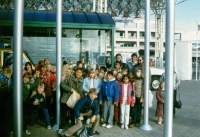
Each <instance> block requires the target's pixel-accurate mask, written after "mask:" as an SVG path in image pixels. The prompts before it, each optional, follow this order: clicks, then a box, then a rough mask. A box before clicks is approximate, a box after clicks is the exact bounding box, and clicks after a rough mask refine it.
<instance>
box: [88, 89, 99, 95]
mask: <svg viewBox="0 0 200 137" xmlns="http://www.w3.org/2000/svg"><path fill="white" fill-rule="evenodd" d="M89 94H95V95H98V92H97V90H96V88H91V89H90V90H89Z"/></svg>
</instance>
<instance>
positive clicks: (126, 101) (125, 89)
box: [119, 75, 135, 129]
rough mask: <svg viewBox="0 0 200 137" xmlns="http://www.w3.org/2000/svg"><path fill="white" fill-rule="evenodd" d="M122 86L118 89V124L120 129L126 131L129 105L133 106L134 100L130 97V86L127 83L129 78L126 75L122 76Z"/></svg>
mask: <svg viewBox="0 0 200 137" xmlns="http://www.w3.org/2000/svg"><path fill="white" fill-rule="evenodd" d="M122 80H123V84H121V85H120V88H119V103H120V123H121V128H125V129H128V124H129V113H130V104H131V107H133V106H134V103H135V100H134V99H133V97H132V94H133V93H132V92H133V91H132V85H131V83H130V82H129V81H130V78H129V76H128V75H124V76H123V78H122Z"/></svg>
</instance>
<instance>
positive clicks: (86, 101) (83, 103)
mask: <svg viewBox="0 0 200 137" xmlns="http://www.w3.org/2000/svg"><path fill="white" fill-rule="evenodd" d="M91 103H92V100H91V99H90V96H89V95H87V96H85V97H84V98H81V99H80V100H79V101H78V102H77V103H76V105H75V107H74V112H75V115H76V117H77V118H79V117H80V113H86V112H88V111H90V110H92V112H93V115H95V116H97V115H98V100H97V99H96V98H95V99H94V100H93V103H92V105H91Z"/></svg>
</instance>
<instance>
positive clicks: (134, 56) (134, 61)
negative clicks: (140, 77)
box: [127, 53, 138, 73]
mask: <svg viewBox="0 0 200 137" xmlns="http://www.w3.org/2000/svg"><path fill="white" fill-rule="evenodd" d="M137 63H138V62H137V54H136V53H133V54H132V55H131V61H129V62H128V63H127V65H128V72H132V73H133V68H134V67H135V66H136V65H137Z"/></svg>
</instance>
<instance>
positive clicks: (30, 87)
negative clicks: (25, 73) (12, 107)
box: [23, 77, 39, 101]
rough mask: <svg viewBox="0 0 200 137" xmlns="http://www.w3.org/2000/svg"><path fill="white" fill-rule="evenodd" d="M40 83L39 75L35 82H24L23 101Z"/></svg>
mask: <svg viewBox="0 0 200 137" xmlns="http://www.w3.org/2000/svg"><path fill="white" fill-rule="evenodd" d="M38 84H39V78H38V77H37V78H36V80H35V82H34V83H30V82H28V83H24V82H23V101H26V100H27V99H28V96H29V94H30V92H31V91H32V90H33V89H34V88H35V87H36V86H37V85H38Z"/></svg>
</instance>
